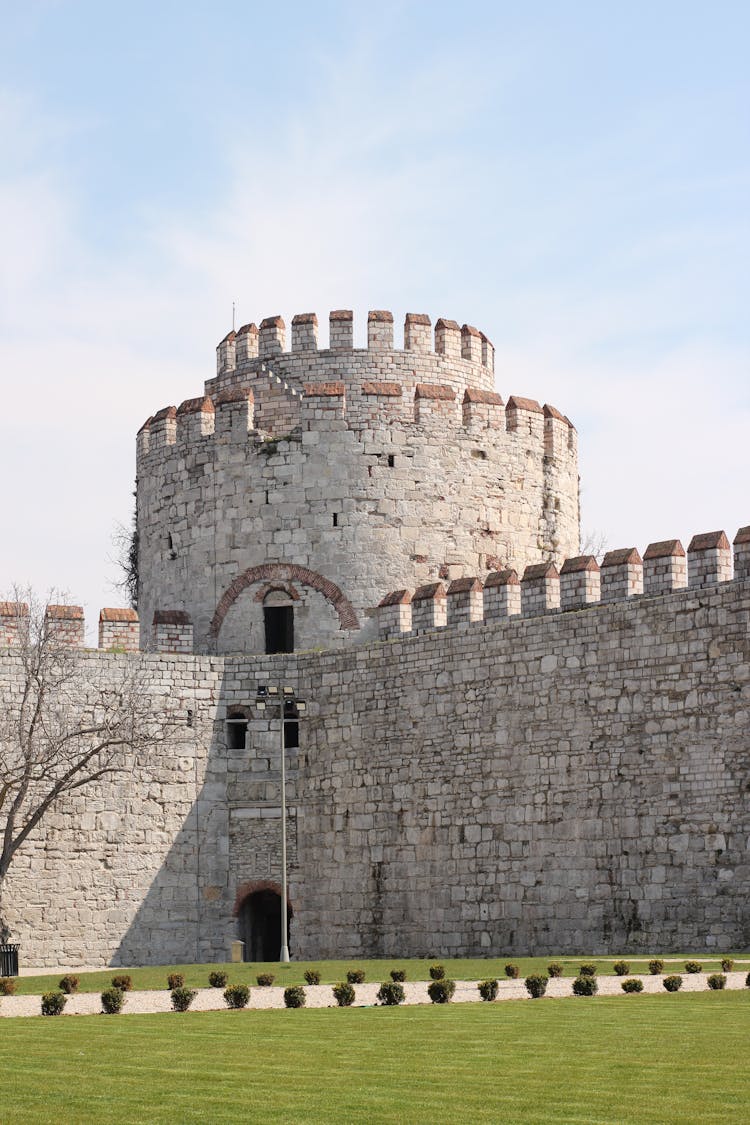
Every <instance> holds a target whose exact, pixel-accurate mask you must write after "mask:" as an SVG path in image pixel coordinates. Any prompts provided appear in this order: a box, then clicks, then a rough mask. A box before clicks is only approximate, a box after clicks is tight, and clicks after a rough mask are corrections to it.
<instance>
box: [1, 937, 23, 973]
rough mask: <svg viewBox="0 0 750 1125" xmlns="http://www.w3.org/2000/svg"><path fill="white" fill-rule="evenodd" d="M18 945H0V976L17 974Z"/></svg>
mask: <svg viewBox="0 0 750 1125" xmlns="http://www.w3.org/2000/svg"><path fill="white" fill-rule="evenodd" d="M19 949H20V946H18V945H0V977H17V976H18V950H19Z"/></svg>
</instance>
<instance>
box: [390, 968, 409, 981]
mask: <svg viewBox="0 0 750 1125" xmlns="http://www.w3.org/2000/svg"><path fill="white" fill-rule="evenodd" d="M391 980H394V981H396V982H397V983H399V984H403V982H404V981H405V980H406V969H391Z"/></svg>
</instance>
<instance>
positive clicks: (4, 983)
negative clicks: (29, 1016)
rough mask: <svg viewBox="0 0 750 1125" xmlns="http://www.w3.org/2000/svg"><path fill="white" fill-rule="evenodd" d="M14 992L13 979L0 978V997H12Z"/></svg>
mask: <svg viewBox="0 0 750 1125" xmlns="http://www.w3.org/2000/svg"><path fill="white" fill-rule="evenodd" d="M15 991H16V982H15V981H14V980H13V977H0V996H12V995H13V993H14V992H15Z"/></svg>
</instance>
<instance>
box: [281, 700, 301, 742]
mask: <svg viewBox="0 0 750 1125" xmlns="http://www.w3.org/2000/svg"><path fill="white" fill-rule="evenodd" d="M284 745H285V746H286V747H287V749H289V750H295V749H296V748H297V747H298V746H299V715H298V712H297V706H296V704H294V703H285V704H284Z"/></svg>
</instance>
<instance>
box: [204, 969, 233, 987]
mask: <svg viewBox="0 0 750 1125" xmlns="http://www.w3.org/2000/svg"><path fill="white" fill-rule="evenodd" d="M228 980H229V974H228V973H225V972H224V970H223V969H219V970H217V971H216V972H214V973H209V974H208V983H209V984H210V986H211V988H226V985H227V981H228Z"/></svg>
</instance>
